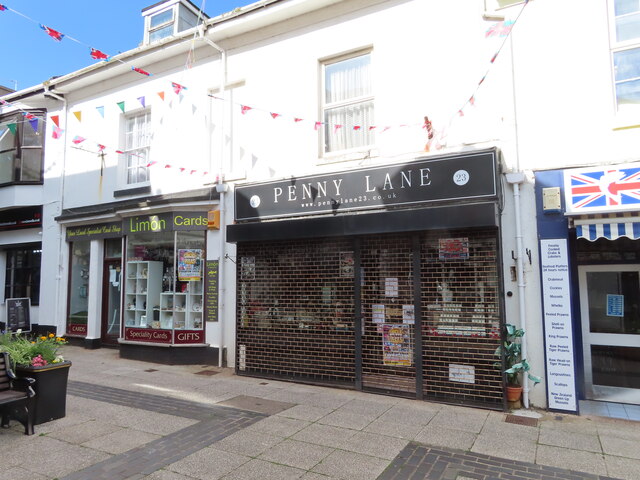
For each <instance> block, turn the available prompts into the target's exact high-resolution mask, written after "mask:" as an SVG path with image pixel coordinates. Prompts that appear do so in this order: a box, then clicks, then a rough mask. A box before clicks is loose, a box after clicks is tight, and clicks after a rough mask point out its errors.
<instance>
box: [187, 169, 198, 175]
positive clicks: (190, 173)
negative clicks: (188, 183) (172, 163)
mask: <svg viewBox="0 0 640 480" xmlns="http://www.w3.org/2000/svg"><path fill="white" fill-rule="evenodd" d="M196 172H197V170H191V171H190V172H189V175H193V174H194V173H196Z"/></svg>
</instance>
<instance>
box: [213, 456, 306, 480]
mask: <svg viewBox="0 0 640 480" xmlns="http://www.w3.org/2000/svg"><path fill="white" fill-rule="evenodd" d="M304 474H305V471H304V470H300V469H298V468H293V467H288V466H286V465H278V464H275V463H270V462H265V461H264V460H258V459H253V460H251V461H249V462H247V463H245V464H244V465H242V466H241V467H238V468H237V469H235V470H234V471H232V472H230V473H229V474H227V475H225V476H224V477H222V478H223V479H224V480H295V479H298V478H300V477H302V475H304Z"/></svg>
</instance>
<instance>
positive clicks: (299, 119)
mask: <svg viewBox="0 0 640 480" xmlns="http://www.w3.org/2000/svg"><path fill="white" fill-rule="evenodd" d="M293 121H294V122H296V123H298V122H301V121H302V119H301V118H298V117H295V118H294V119H293Z"/></svg>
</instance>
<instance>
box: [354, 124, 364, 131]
mask: <svg viewBox="0 0 640 480" xmlns="http://www.w3.org/2000/svg"><path fill="white" fill-rule="evenodd" d="M361 128H362V127H361V126H360V125H354V127H353V129H354V130H360V129H361Z"/></svg>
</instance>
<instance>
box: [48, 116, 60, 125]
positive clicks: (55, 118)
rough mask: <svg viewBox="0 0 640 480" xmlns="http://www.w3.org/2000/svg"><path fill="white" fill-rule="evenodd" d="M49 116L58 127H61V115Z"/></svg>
mask: <svg viewBox="0 0 640 480" xmlns="http://www.w3.org/2000/svg"><path fill="white" fill-rule="evenodd" d="M49 118H51V121H52V122H53V123H54V125H55V126H56V127H60V116H58V115H51V117H49Z"/></svg>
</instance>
